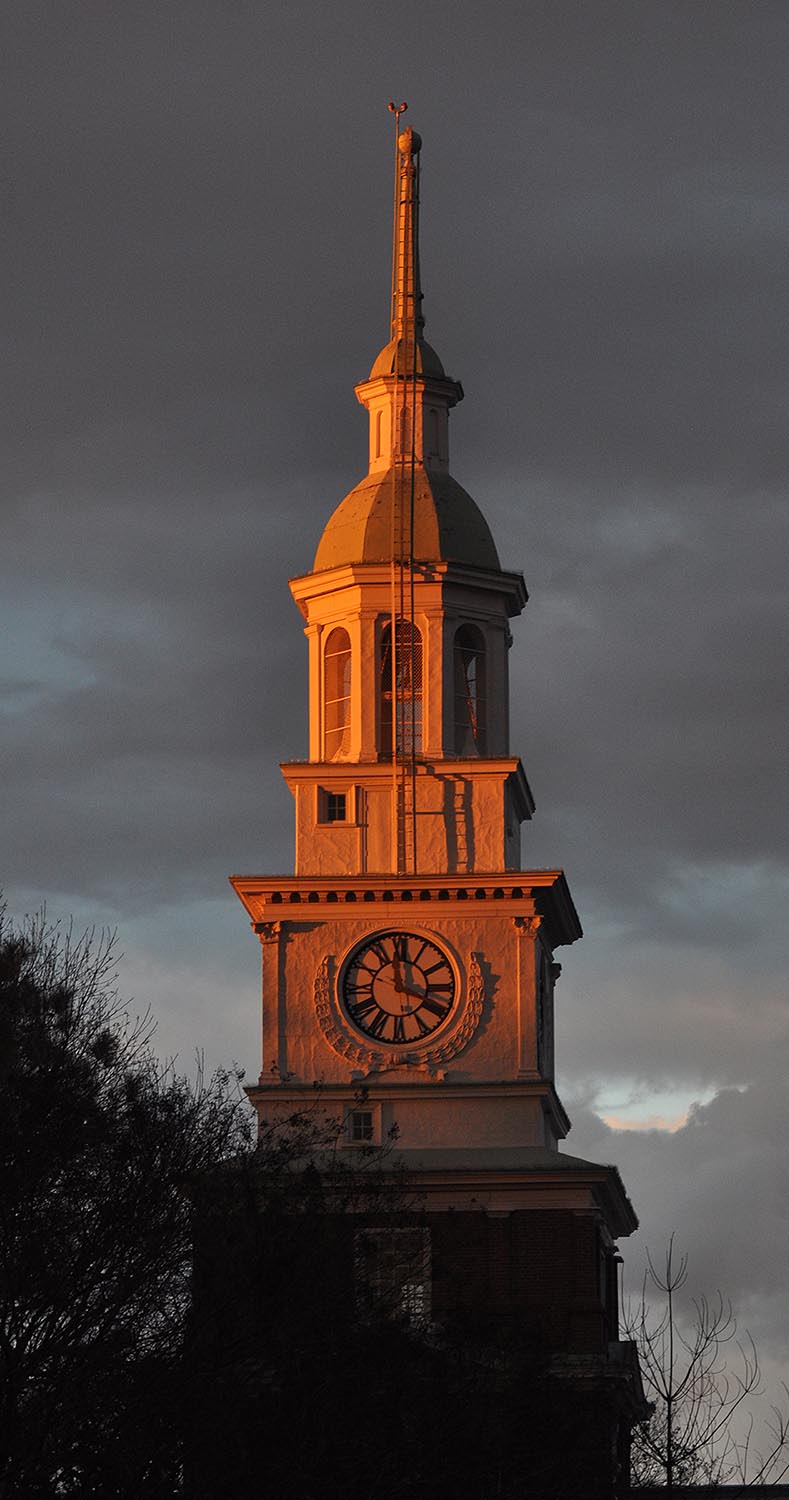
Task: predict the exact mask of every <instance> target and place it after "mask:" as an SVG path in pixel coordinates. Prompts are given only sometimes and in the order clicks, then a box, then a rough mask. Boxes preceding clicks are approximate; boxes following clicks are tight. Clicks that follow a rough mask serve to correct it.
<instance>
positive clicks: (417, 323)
mask: <svg viewBox="0 0 789 1500" xmlns="http://www.w3.org/2000/svg"><path fill="white" fill-rule="evenodd" d="M421 148H422V140H421V137H420V136H419V135H418V134H417V132H416V131H415V130H412V129H411V126H410V125H409V126H407V127H406V129H405V130H403V131H400V132H399V133H398V136H397V158H396V164H395V172H396V180H395V215H394V227H393V234H394V245H393V254H392V317H391V338H392V339H393V340H396V343H397V351H398V356H399V357H398V361H397V363H398V366H399V370H400V372H401V373H403V374H405V373H406V372H407V371H409V370H410V369H411V368H412V367H413V363H414V339H415V338H416V341H417V343H420V342H421V339H422V331H423V329H424V326H425V320H424V318H423V316H422V287H421V284H420V277H419V152H420V150H421Z"/></svg>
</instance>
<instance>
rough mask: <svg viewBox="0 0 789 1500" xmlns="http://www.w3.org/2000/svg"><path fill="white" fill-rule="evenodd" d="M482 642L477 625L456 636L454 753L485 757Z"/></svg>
mask: <svg viewBox="0 0 789 1500" xmlns="http://www.w3.org/2000/svg"><path fill="white" fill-rule="evenodd" d="M486 708H487V704H486V701H485V640H484V637H483V635H482V631H481V630H478V629H477V627H476V625H461V627H460V629H459V630H458V631H457V633H456V635H455V754H456V755H484V753H485V729H486Z"/></svg>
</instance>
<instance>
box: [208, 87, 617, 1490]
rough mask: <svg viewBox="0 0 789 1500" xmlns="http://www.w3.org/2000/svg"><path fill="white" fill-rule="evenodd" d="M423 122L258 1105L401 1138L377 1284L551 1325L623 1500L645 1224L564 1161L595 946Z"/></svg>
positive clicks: (589, 1453)
mask: <svg viewBox="0 0 789 1500" xmlns="http://www.w3.org/2000/svg"><path fill="white" fill-rule="evenodd" d="M400 113H401V111H400V110H398V111H397V112H396V116H397V123H398V132H399V133H398V135H397V147H396V168H395V214H394V235H393V258H392V300H391V326H390V337H389V340H388V342H387V343H386V344H385V346H384V348H383V349H382V350H381V352H380V353H379V354H378V355H377V357H376V359H375V360H374V362H373V365H372V369H371V370H370V373H369V376H368V377H367V378H366V379H364V380H362V381H361V383H360V384H359V385H357V386H356V396H357V399H358V400H359V402H360V403H361V405H362V406H363V407H364V408H365V410H366V411H367V413H368V417H369V460H368V472H367V474H366V475H365V476H364V478H363V479H362V480H361V481H360V483H358V484H357V485H356V486H355V487H354V488H353V489H352V490H351V491H350V493H349V494H348V495H346V497H345V499H344V500H342V502H341V503H340V505H339V506H338V507H337V508H336V510H335V511H334V513H333V515H332V516H331V517H330V519H329V520H328V522H327V525H326V528H325V530H324V532H323V535H322V537H321V538H320V542H319V544H318V549H317V552H316V554H315V561H314V565H313V569H312V571H311V572H309V573H308V574H306V575H305V576H304V577H301V578H296V579H294V580H292V582H291V585H290V587H291V592H292V594H293V597H294V599H295V601H296V604H297V605H298V608H299V609H300V611H301V613H302V615H303V617H304V621H305V635H306V637H307V642H308V649H309V759H308V760H306V761H290V762H288V763H286V764H285V765H283V767H282V772H283V775H284V777H285V780H286V782H287V784H288V787H289V788H290V790H291V792H292V794H293V799H294V804H295V825H296V858H295V872H294V874H292V875H277V876H274V875H237V876H233V877H232V884H233V886H234V889H235V890H236V892H237V894H238V896H239V898H240V900H241V901H242V902H243V904H244V906H245V908H246V910H247V912H248V913H249V916H250V919H251V922H252V926H253V929H254V931H255V933H256V934H257V935H258V937H259V939H260V943H261V947H262V959H263V964H262V967H263V1007H262V1067H261V1073H260V1079H259V1082H258V1083H257V1084H256V1085H254V1086H253V1087H251V1088H250V1089H249V1096H250V1099H251V1101H252V1103H253V1105H254V1106H255V1108H256V1110H257V1111H258V1113H259V1115H260V1116H261V1118H269V1119H270V1118H271V1117H272V1116H274V1115H276V1114H277V1113H278V1112H283V1111H292V1110H293V1109H296V1108H298V1107H299V1106H300V1105H301V1104H303V1103H305V1102H311V1101H312V1100H314V1097H315V1084H316V1082H319V1083H320V1086H321V1090H322V1101H323V1104H324V1106H325V1107H326V1109H327V1110H329V1111H330V1112H331V1113H336V1115H337V1116H338V1118H340V1119H342V1121H343V1122H344V1124H343V1141H344V1145H345V1147H346V1148H347V1150H348V1151H358V1150H360V1149H365V1148H370V1147H375V1146H378V1145H382V1144H384V1143H385V1142H386V1141H387V1139H388V1138H389V1135H390V1132H391V1131H392V1129H393V1127H396V1128H397V1131H398V1133H399V1134H398V1139H397V1146H396V1156H397V1159H398V1160H399V1161H400V1162H402V1163H404V1164H405V1166H406V1168H407V1171H408V1174H409V1176H412V1177H413V1180H414V1181H415V1182H416V1183H417V1184H418V1190H419V1194H420V1197H421V1198H422V1200H423V1201H424V1204H425V1207H426V1216H425V1220H424V1227H422V1228H419V1229H407V1230H406V1229H402V1230H396V1229H389V1230H386V1229H381V1230H380V1231H365V1233H367V1234H368V1241H369V1243H368V1251H370V1252H371V1253H372V1254H373V1255H374V1256H375V1254H377V1255H378V1272H377V1274H378V1275H379V1276H380V1277H388V1278H390V1279H391V1278H394V1279H395V1280H396V1278H397V1276H398V1274H402V1284H401V1285H400V1286H399V1287H398V1288H396V1290H397V1291H398V1293H399V1296H400V1301H401V1306H402V1308H403V1309H404V1311H411V1312H412V1313H413V1315H414V1316H418V1317H419V1318H420V1319H422V1320H423V1321H424V1320H432V1321H434V1322H437V1323H438V1324H440V1322H441V1318H442V1316H443V1315H446V1314H447V1313H448V1312H449V1310H450V1309H452V1308H455V1307H457V1306H465V1307H467V1308H469V1309H472V1310H475V1311H477V1312H482V1313H485V1312H489V1313H490V1315H491V1317H495V1318H499V1319H500V1318H502V1317H504V1318H506V1317H511V1318H519V1319H524V1318H526V1319H527V1320H531V1321H532V1322H533V1324H534V1326H535V1327H536V1328H537V1327H538V1328H539V1331H540V1337H541V1338H542V1339H543V1341H544V1342H545V1345H546V1346H547V1347H548V1349H549V1350H550V1353H551V1358H552V1362H553V1368H554V1370H555V1372H556V1373H557V1377H558V1378H559V1379H560V1380H562V1381H564V1383H565V1388H566V1391H567V1398H568V1400H572V1401H575V1402H576V1403H579V1409H580V1407H583V1410H584V1412H585V1413H586V1414H587V1415H588V1416H589V1417H590V1418H593V1419H592V1420H590V1421H589V1423H588V1424H586V1425H585V1426H584V1431H586V1426H587V1425H588V1429H589V1433H590V1434H593V1436H590V1437H589V1438H588V1440H586V1439H585V1443H586V1446H585V1449H584V1455H583V1470H584V1475H585V1486H586V1487H585V1491H584V1493H585V1494H587V1495H596V1494H600V1495H614V1494H620V1493H624V1492H625V1490H626V1488H627V1483H628V1481H627V1472H628V1449H629V1437H630V1429H631V1426H632V1424H633V1422H634V1421H635V1420H638V1419H639V1418H640V1417H643V1415H644V1402H643V1393H642V1390H641V1383H640V1378H639V1373H638V1364H637V1360H636V1357H635V1353H634V1350H633V1346H632V1345H630V1344H628V1343H624V1342H622V1341H620V1340H619V1328H618V1293H617V1285H618V1264H619V1258H618V1253H617V1247H616V1241H617V1240H618V1239H621V1238H623V1237H626V1236H627V1235H629V1234H631V1233H632V1232H633V1230H634V1229H635V1228H636V1227H637V1220H636V1217H635V1214H634V1212H633V1209H632V1207H631V1204H630V1202H629V1199H628V1197H627V1195H626V1193H625V1190H624V1187H623V1185H622V1182H621V1179H620V1177H619V1174H618V1172H617V1170H616V1168H615V1167H611V1166H601V1165H597V1164H595V1163H593V1162H588V1161H583V1160H580V1159H579V1158H577V1157H574V1156H570V1155H566V1154H564V1153H563V1152H560V1150H559V1143H560V1142H561V1141H562V1139H563V1138H564V1137H565V1136H566V1134H567V1132H568V1130H569V1128H570V1122H569V1120H568V1118H567V1115H566V1113H565V1111H564V1109H563V1107H562V1104H561V1101H560V1099H559V1096H558V1093H557V1090H556V1085H555V1076H554V1045H553V1036H554V1027H553V1010H554V990H555V986H556V981H557V979H558V977H559V974H560V965H559V963H558V962H557V961H556V959H555V956H554V955H555V951H556V950H557V949H558V948H561V947H562V946H563V945H565V944H568V943H572V942H575V940H576V939H577V938H579V937H580V936H581V927H580V923H579V920H578V916H577V913H576V911H575V907H574V905H573V902H572V898H571V896H570V892H569V889H568V886H567V882H566V880H565V877H564V874H563V872H562V871H561V870H560V869H548V870H544V869H540V870H534V869H529V868H528V867H527V868H523V866H522V862H521V824H522V823H524V822H528V820H529V819H530V818H531V816H532V813H533V811H534V802H533V799H532V794H531V791H530V788H529V783H528V781H527V778H526V774H525V772H524V769H523V766H522V765H521V762H520V760H519V759H518V758H517V757H516V756H513V754H512V753H511V749H510V744H509V687H508V654H509V650H510V646H511V644H512V636H511V632H510V624H509V622H510V620H511V619H513V618H514V617H515V616H517V615H519V614H520V613H521V611H522V610H523V608H524V606H525V604H526V600H527V593H526V588H525V585H524V581H523V577H522V576H521V574H520V573H517V572H510V571H507V570H506V569H503V568H502V567H501V564H500V561H499V554H498V551H497V548H496V545H495V543H494V540H493V537H492V535H491V532H490V529H489V527H488V525H487V523H486V521H485V518H484V516H483V515H482V512H481V511H480V509H479V507H478V505H477V504H476V502H475V501H474V500H473V499H472V498H471V496H470V495H469V494H467V492H466V491H465V490H464V489H463V488H462V487H461V485H460V484H459V483H458V482H457V480H455V479H454V478H453V477H452V475H451V473H450V467H449V414H450V411H451V410H452V408H453V407H455V406H456V405H457V404H458V402H460V401H461V400H462V397H463V390H462V387H461V386H460V384H459V383H458V382H457V381H456V380H454V379H451V378H450V377H449V376H448V375H446V374H445V372H444V368H443V365H442V363H441V360H440V359H439V357H438V355H437V354H436V352H435V350H434V349H433V348H432V347H431V346H430V344H428V343H427V342H426V340H425V338H424V332H423V330H424V319H423V315H422V292H421V284H420V272H419V249H418V244H419V237H418V217H419V160H420V148H421V142H420V139H419V136H418V135H417V134H416V132H415V131H413V130H411V129H409V128H406V129H402V130H400V128H399V126H400V121H399V115H400ZM508 551H509V548H508ZM398 1234H401V1235H408V1236H410V1237H411V1240H410V1241H409V1247H408V1254H407V1255H405V1254H404V1255H403V1256H401V1257H400V1258H399V1259H398V1255H397V1253H396V1248H397V1246H396V1240H393V1237H396V1236H397V1235H398ZM376 1235H377V1238H376ZM414 1236H418V1238H419V1246H418V1251H419V1253H418V1258H417V1259H418V1265H419V1271H418V1273H415V1272H414V1263H415V1262H414V1253H413V1252H414V1244H413V1240H414ZM393 1244H394V1253H393ZM398 1264H400V1265H402V1266H403V1267H405V1268H407V1269H405V1270H403V1271H402V1273H398ZM437 1267H439V1268H440V1274H438V1275H437V1274H436V1268H437ZM368 1274H369V1273H368Z"/></svg>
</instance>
